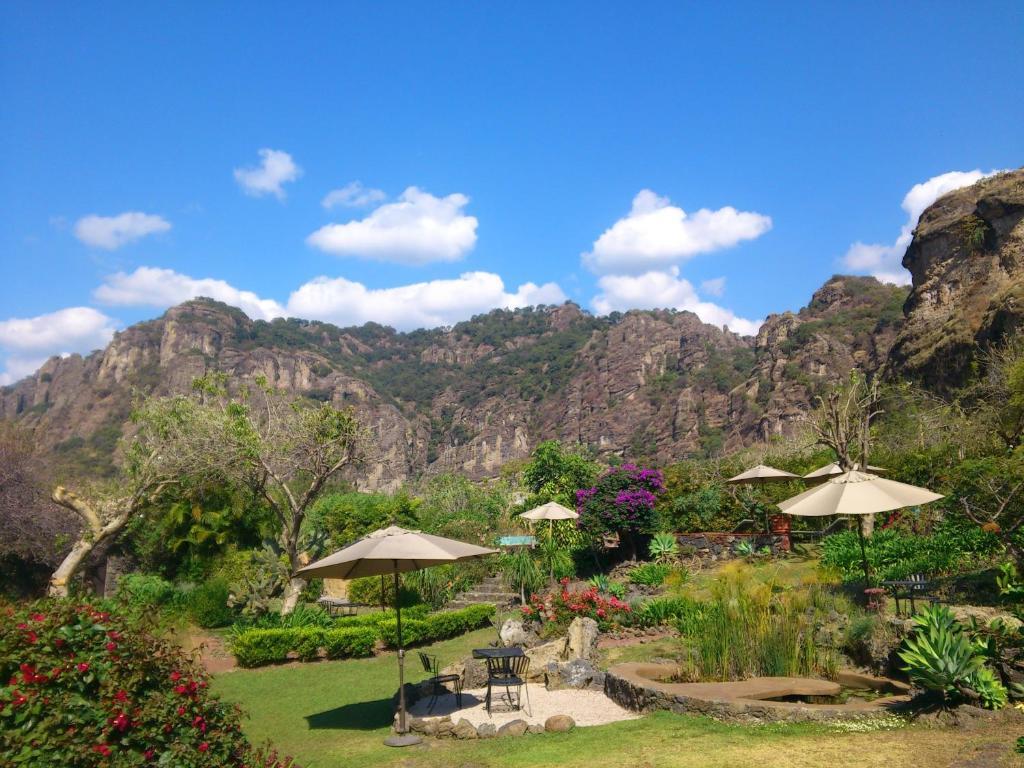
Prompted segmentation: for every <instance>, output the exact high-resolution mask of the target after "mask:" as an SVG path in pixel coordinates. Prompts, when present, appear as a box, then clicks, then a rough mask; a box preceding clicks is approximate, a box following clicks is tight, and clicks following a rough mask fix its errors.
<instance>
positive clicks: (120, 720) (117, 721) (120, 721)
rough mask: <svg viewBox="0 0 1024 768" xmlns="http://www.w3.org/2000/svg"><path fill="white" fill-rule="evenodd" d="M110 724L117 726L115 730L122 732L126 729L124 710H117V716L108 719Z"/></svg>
mask: <svg viewBox="0 0 1024 768" xmlns="http://www.w3.org/2000/svg"><path fill="white" fill-rule="evenodd" d="M110 724H111V725H112V726H114V727H115V728H117V730H119V731H120V732H121V733H124V732H125V731H126V730H128V718H127V716H126V715H125V714H124V712H118V713H117V717H115V718H113V719H112V720H111V721H110Z"/></svg>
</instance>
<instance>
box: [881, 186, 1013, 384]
mask: <svg viewBox="0 0 1024 768" xmlns="http://www.w3.org/2000/svg"><path fill="white" fill-rule="evenodd" d="M903 266H904V267H906V268H907V269H908V270H910V273H911V275H912V279H913V289H912V290H911V292H910V296H909V297H908V299H907V303H906V305H905V308H904V309H905V312H906V316H907V317H906V322H905V323H904V325H903V328H902V330H901V331H900V334H899V336H898V337H897V339H896V342H895V343H894V345H893V348H892V353H891V356H890V360H889V364H888V372H889V374H890V375H893V376H897V375H898V376H904V377H907V378H911V379H914V380H917V381H919V382H921V383H923V384H925V385H926V386H929V387H931V388H933V389H935V390H937V391H940V392H947V391H949V390H951V389H953V388H955V387H957V386H960V385H961V384H963V383H964V382H965V381H966V379H967V377H968V376H969V374H970V369H971V363H972V362H973V361H974V358H975V354H976V351H977V349H978V348H979V346H981V347H984V346H986V345H988V344H991V343H993V342H999V341H1000V340H1001V339H1002V338H1003V337H1004V336H1005V335H1006V334H1007V333H1010V332H1012V331H1014V330H1015V329H1017V328H1020V327H1021V325H1022V322H1024V169H1018V170H1016V171H1011V172H1009V173H1003V174H999V175H998V176H992V177H990V178H987V179H982V180H981V181H979V182H978V183H977V184H974V185H973V186H970V187H965V188H964V189H959V190H956V191H955V192H951V193H949V194H948V195H945V196H943V197H941V198H939V199H938V200H937V201H936V202H935V203H934V204H933V205H932V206H931V207H929V208H928V209H927V210H925V212H924V213H923V214H921V218H920V220H919V222H918V225H917V229H916V230H915V231H914V239H913V241H912V242H911V244H910V247H909V248H907V252H906V255H904V257H903Z"/></svg>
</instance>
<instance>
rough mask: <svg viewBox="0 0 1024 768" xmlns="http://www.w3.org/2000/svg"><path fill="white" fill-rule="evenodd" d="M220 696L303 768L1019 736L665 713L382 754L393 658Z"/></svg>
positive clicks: (238, 685) (520, 762) (237, 680)
mask: <svg viewBox="0 0 1024 768" xmlns="http://www.w3.org/2000/svg"><path fill="white" fill-rule="evenodd" d="M493 637H494V630H493V629H483V630H478V631H476V632H473V633H470V634H468V635H464V636H463V637H459V638H456V639H453V640H447V641H445V642H442V643H437V644H436V645H434V646H432V647H431V652H432V653H436V654H437V655H438V656H439V657H440V658H441V659H442V660H443V661H446V660H453V659H456V658H462V657H464V656H466V655H468V652H469V650H470V649H471V648H474V647H480V646H482V645H486V644H487V643H488V642H489V641H491V640H492V639H493ZM413 658H414V657H413ZM411 662H412V659H410V664H409V665H408V666H409V668H410V670H412V671H413V678H414V679H418V678H419V677H421V676H422V673H421V672H419V671H418V670H417V669H416V666H414V665H413V664H412V663H411ZM213 687H214V690H215V691H217V692H218V693H220V694H221V695H222V696H223V697H224V698H225V699H227V700H230V701H235V702H238V703H239V704H241V705H242V706H243V707H244V708H245V709H246V710H247V711H248V712H249V713H250V715H251V719H250V720H249V721H248V722H247V724H246V732H247V733H248V735H249V736H250V738H251V739H253V740H254V741H256V742H260V741H263V740H265V739H271V740H272V741H273V742H274V743H275V744H276V745H277V746H278V747H279V748H281V749H282V750H283V751H285V752H287V753H289V754H292V755H294V756H295V757H296V758H297V759H298V760H299V762H300V763H301V764H302V765H303V766H305V767H306V768H325V767H326V766H401V767H402V768H442V767H443V768H460V767H461V766H467V767H468V766H474V767H476V768H479V767H480V766H494V767H498V766H515V767H516V768H519V767H520V766H550V765H560V766H579V767H580V768H612V767H613V766H615V767H618V766H642V767H654V766H657V768H662V767H664V768H698V767H699V768H727V767H728V768H737V767H740V768H741V767H742V766H757V767H758V768H783V766H786V767H787V768H789V767H792V768H801V767H803V766H806V767H807V768H810V766H821V765H832V764H841V765H844V766H847V767H852V766H864V767H865V768H866V767H871V768H905V767H906V768H909V767H910V766H922V765H928V766H948V765H951V764H952V763H951V761H952V760H954V759H955V758H956V759H959V758H963V757H965V756H967V755H970V754H972V753H973V751H974V750H977V749H982V748H985V747H986V746H989V745H991V744H993V743H999V744H1001V745H1005V746H1006V750H1000V751H1001V753H1002V754H1008V749H1009V745H1010V743H1011V742H1012V739H1013V737H1014V736H1015V735H1016V734H1008V733H999V732H998V731H997V732H993V733H987V732H980V733H979V732H972V733H970V734H965V733H962V732H955V731H939V730H926V729H923V728H902V729H898V730H892V731H879V732H872V733H848V732H844V731H839V730H832V729H828V728H824V727H820V726H785V727H781V726H780V727H774V726H773V727H750V726H727V725H722V724H720V723H717V722H714V721H711V720H707V719H704V718H699V717H684V716H679V715H673V714H670V713H657V714H655V715H651V716H648V717H645V718H643V719H641V720H632V721H627V722H622V723H616V724H613V725H607V726H602V727H598V728H582V729H577V730H576V731H574V732H573V733H570V734H565V735H562V734H545V735H541V736H527V737H523V738H519V739H501V740H487V741H480V742H450V741H443V742H436V741H435V742H432V743H427V744H425V745H423V746H420V747H414V748H408V749H402V750H396V749H392V748H389V747H385V746H384V745H383V744H382V741H383V739H384V737H385V736H386V735H387V730H388V726H389V724H390V720H391V704H390V700H391V696H392V695H393V693H394V691H395V690H396V688H397V667H396V662H395V656H394V654H386V655H384V656H380V657H376V658H371V659H356V660H350V661H336V662H321V663H311V664H290V665H286V666H281V667H269V668H264V669H256V670H237V671H233V672H228V673H224V674H222V675H219V676H218V677H216V678H215V680H214V685H213ZM1004 730H1005V729H1004ZM986 764H988V763H986ZM1006 764H1007V765H1010V764H1011V763H1006ZM979 765H980V763H979Z"/></svg>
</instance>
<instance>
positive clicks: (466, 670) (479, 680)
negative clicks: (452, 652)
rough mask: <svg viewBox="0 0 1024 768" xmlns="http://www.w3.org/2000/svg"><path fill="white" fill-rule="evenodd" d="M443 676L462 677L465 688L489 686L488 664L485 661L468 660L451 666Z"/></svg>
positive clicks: (445, 669)
mask: <svg viewBox="0 0 1024 768" xmlns="http://www.w3.org/2000/svg"><path fill="white" fill-rule="evenodd" d="M441 674H442V675H460V676H461V677H462V687H463V688H483V687H484V686H485V685H487V663H486V662H485V661H484V660H483V659H474V658H468V659H463V660H462V661H456V662H454V663H453V664H449V665H448V666H447V667H445V668H444V669H442V670H441Z"/></svg>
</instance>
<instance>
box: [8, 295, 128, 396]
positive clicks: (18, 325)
mask: <svg viewBox="0 0 1024 768" xmlns="http://www.w3.org/2000/svg"><path fill="white" fill-rule="evenodd" d="M115 330H116V328H115V321H114V320H113V319H112V318H110V317H107V316H106V315H104V314H103V313H102V312H99V311H97V310H95V309H93V308H92V307H69V308H68V309H61V310H58V311H57V312H51V313H50V314H47V315H39V316H37V317H25V318H19V317H13V318H10V319H9V320H3V321H0V350H3V351H4V352H5V353H6V361H5V363H6V367H5V370H4V371H3V372H0V384H10V383H12V382H14V381H17V380H18V379H20V378H22V377H24V376H27V375H29V374H30V373H32V372H33V371H35V370H36V369H37V368H39V366H40V365H42V364H43V363H44V362H45V361H46V360H47V358H49V357H50V356H51V355H66V354H70V353H72V352H90V351H92V350H93V349H97V348H99V347H103V346H105V345H106V343H107V342H108V341H110V339H111V337H113V335H114V331H115Z"/></svg>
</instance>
